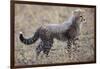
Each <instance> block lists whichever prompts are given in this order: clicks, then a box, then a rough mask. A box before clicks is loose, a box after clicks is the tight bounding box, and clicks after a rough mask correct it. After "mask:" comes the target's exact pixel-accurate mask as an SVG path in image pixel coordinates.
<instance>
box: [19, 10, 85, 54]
mask: <svg viewBox="0 0 100 69" xmlns="http://www.w3.org/2000/svg"><path fill="white" fill-rule="evenodd" d="M81 17H82V19H83V16H82V15H81V10H75V11H73V13H72V15H71V17H70V18H69V20H68V21H65V22H64V23H62V24H48V25H45V26H41V27H39V28H38V29H37V30H36V32H35V34H34V35H33V36H32V37H31V38H28V39H26V38H24V37H23V34H22V33H21V34H20V35H19V38H20V40H21V42H22V43H24V44H27V45H29V44H32V43H35V42H36V41H37V40H38V39H39V38H40V39H41V42H40V43H39V45H38V46H37V48H36V53H37V56H38V55H39V54H40V52H41V51H43V53H44V54H46V55H47V56H48V54H49V51H50V49H51V47H52V46H53V42H54V41H53V40H54V39H58V40H61V41H67V47H68V50H70V48H71V45H72V43H73V44H74V41H75V39H76V38H77V36H78V35H79V31H80V23H81V22H82V20H80V18H81ZM79 20H80V21H79Z"/></svg>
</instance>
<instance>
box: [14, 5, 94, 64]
mask: <svg viewBox="0 0 100 69" xmlns="http://www.w3.org/2000/svg"><path fill="white" fill-rule="evenodd" d="M77 8H79V7H75V8H74V7H58V6H41V5H27V4H16V5H15V65H35V64H52V63H71V62H90V61H94V55H95V53H94V48H95V45H94V9H93V8H81V9H83V10H85V11H86V12H85V18H86V20H87V23H86V24H83V25H82V31H81V35H80V38H81V40H80V42H79V44H80V47H79V48H78V51H77V50H76V51H75V50H74V49H72V54H71V57H72V58H69V57H68V54H67V53H66V49H65V47H66V42H62V41H59V40H56V39H55V40H54V45H53V47H52V49H51V51H50V54H49V57H48V58H46V57H42V56H41V55H40V56H39V59H38V61H37V60H36V59H35V57H36V56H35V55H36V54H35V48H36V46H37V45H38V42H39V41H37V42H36V43H34V44H32V45H24V44H23V43H21V42H20V40H19V32H20V31H23V32H24V35H25V36H26V37H30V36H32V35H33V33H34V32H35V30H36V29H37V28H38V27H39V26H41V25H44V24H49V23H62V22H64V21H65V20H67V19H68V18H69V16H70V14H71V12H72V11H73V10H75V9H77ZM73 48H74V46H73Z"/></svg>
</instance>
